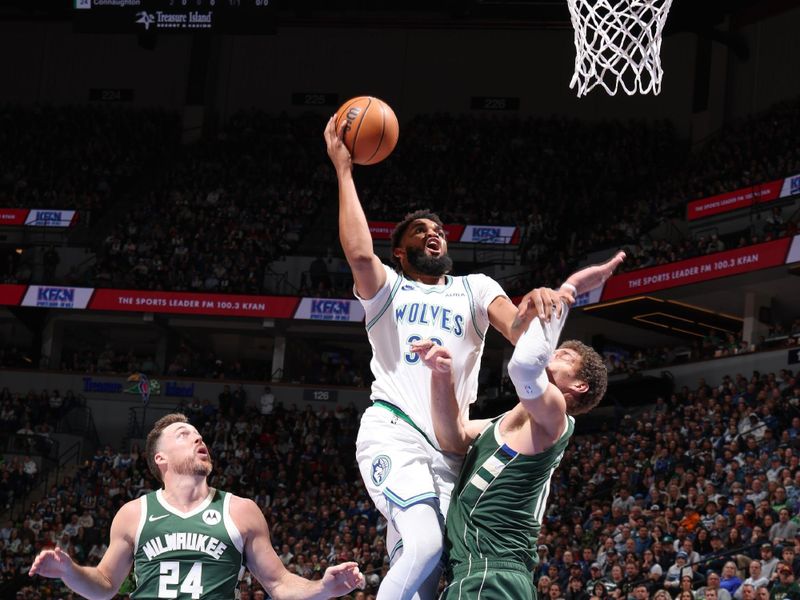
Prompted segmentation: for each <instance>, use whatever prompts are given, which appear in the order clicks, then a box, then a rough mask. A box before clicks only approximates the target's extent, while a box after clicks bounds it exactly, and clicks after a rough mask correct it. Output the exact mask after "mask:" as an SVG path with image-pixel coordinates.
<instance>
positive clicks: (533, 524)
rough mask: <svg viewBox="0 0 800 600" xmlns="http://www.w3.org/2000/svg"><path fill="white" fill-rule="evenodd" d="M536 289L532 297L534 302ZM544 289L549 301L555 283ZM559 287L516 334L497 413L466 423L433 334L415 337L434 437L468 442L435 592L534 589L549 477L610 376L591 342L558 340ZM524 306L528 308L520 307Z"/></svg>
mask: <svg viewBox="0 0 800 600" xmlns="http://www.w3.org/2000/svg"><path fill="white" fill-rule="evenodd" d="M536 294H538V292H537V293H535V294H534V298H532V300H531V301H535V302H536V303H537V304H538V305H539V306H541V304H542V299H541V298H539V297H536ZM541 294H542V297H544V298H546V299H547V301H549V298H551V297H552V290H542V291H541ZM562 294H563V295H564V297H563V298H562V299H561V300H559V304H560V305H559V306H556V307H555V308H556V310H554V315H553V316H554V317H555V318H553V319H550V320H549V321H548V320H546V319H544V318H540V319H535V320H534V321H533V322H532V323H530V326H529V327H528V328H527V330H526V331H525V333H524V334H523V335H522V336H521V337H520V338H519V341H518V342H517V345H516V348H515V349H514V354H513V356H512V358H511V361H510V363H509V367H508V371H509V375H510V376H511V379H512V381H513V383H514V385H515V387H516V390H517V394H518V396H519V399H520V402H519V404H517V405H516V406H515V407H514V408H513V409H511V410H510V411H508V412H507V413H505V414H503V415H500V416H499V417H497V418H495V419H492V420H469V421H466V422H465V421H464V420H463V419H462V418H461V416H460V413H459V411H458V405H457V402H456V398H455V393H454V388H453V384H452V373H451V370H452V364H453V363H452V360H451V355H450V353H449V351H448V350H447V349H446V348H443V347H441V346H438V345H435V344H432V343H431V342H430V341H426V342H423V343H420V344H416V345H415V346H413V349H414V351H416V352H418V353H419V354H420V355H421V356H422V359H423V361H424V363H425V364H426V365H427V366H428V367H429V368H430V369H431V370H432V378H431V407H432V412H433V420H434V427H435V429H436V437H437V439H438V441H439V443H440V445H441V446H442V448H443V449H444V450H446V451H450V452H456V453H462V452H465V451H467V449H469V452H468V453H467V457H466V460H465V461H464V466H463V468H462V470H461V474H460V476H459V479H458V482H457V483H456V487H455V489H454V493H453V499H452V501H451V503H450V509H449V511H448V513H447V537H446V547H447V551H448V554H449V579H450V584H449V585H448V587H447V588H446V589H445V591H444V593H443V594H442V597H441V598H442V600H445V599H446V600H455V599H462V598H463V599H465V600H466V599H470V600H474V599H476V598H481V599H482V600H534V599H535V598H536V590H535V587H534V585H533V578H532V574H533V568H534V566H535V565H536V564H537V562H538V556H537V554H536V546H537V544H536V541H537V538H538V536H539V530H540V529H541V521H542V517H543V515H544V511H545V508H546V504H547V496H548V494H549V492H550V478H551V476H552V474H553V472H554V471H555V469H556V468H557V467H558V465H559V463H560V461H561V457H562V456H563V454H564V450H565V449H566V447H567V444H568V442H569V438H570V436H571V435H572V432H573V431H574V425H575V421H574V418H573V416H572V415H576V414H580V413H584V412H587V411H589V410H591V409H592V408H593V407H594V406H596V405H597V403H598V402H599V401H600V399H601V398H602V397H603V394H604V393H605V390H606V386H607V381H608V375H607V372H606V368H605V365H604V364H603V360H602V359H601V358H600V356H599V355H598V354H597V353H596V352H595V351H594V350H592V349H591V348H589V347H588V346H585V345H584V344H582V343H580V342H577V341H568V342H565V343H563V344H562V345H561V346H560V347H558V348H556V345H557V343H558V337H559V335H560V333H561V329H562V327H563V325H564V322H565V320H566V317H567V313H568V311H569V305H570V304H571V303H572V301H573V298H571V297H570V294H571V292H570V291H569V287H566V288H565V287H563V286H562ZM521 312H522V313H523V314H527V315H529V316H528V318H530V315H532V311H530V310H528V309H527V308H526V307H521ZM538 314H543V311H542V310H541V309H539V310H538ZM525 321H526V318H522V319H520V320H519V321H518V325H520V326H524V325H525Z"/></svg>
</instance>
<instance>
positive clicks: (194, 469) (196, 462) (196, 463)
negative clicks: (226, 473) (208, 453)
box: [173, 456, 214, 477]
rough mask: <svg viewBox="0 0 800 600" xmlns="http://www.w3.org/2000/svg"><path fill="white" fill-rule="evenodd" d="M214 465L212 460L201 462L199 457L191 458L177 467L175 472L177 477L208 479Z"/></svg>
mask: <svg viewBox="0 0 800 600" xmlns="http://www.w3.org/2000/svg"><path fill="white" fill-rule="evenodd" d="M213 469H214V465H213V463H212V462H211V458H210V457H209V459H208V460H201V459H199V458H198V457H197V456H189V457H188V458H186V459H184V460H183V461H182V462H179V463H178V464H176V465H175V468H174V470H173V472H174V473H175V474H176V475H191V476H192V477H208V476H209V475H211V471H212V470H213Z"/></svg>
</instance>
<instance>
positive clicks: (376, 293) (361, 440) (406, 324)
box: [325, 118, 619, 600]
mask: <svg viewBox="0 0 800 600" xmlns="http://www.w3.org/2000/svg"><path fill="white" fill-rule="evenodd" d="M345 126H346V123H342V126H341V128H340V129H339V130H338V131H337V130H336V126H335V120H334V119H333V118H331V120H330V121H329V122H328V125H327V127H326V129H325V141H326V144H327V148H328V155H329V157H330V159H331V162H332V163H333V165H334V167H335V169H336V175H337V178H338V182H339V239H340V241H341V244H342V248H343V249H344V253H345V257H346V258H347V262H348V263H349V265H350V268H351V269H352V272H353V279H354V282H355V286H354V292H355V295H356V297H357V298H358V299H359V300H360V301H361V303H362V304H363V306H364V309H365V312H366V327H367V335H368V338H369V341H370V344H371V346H372V352H373V357H372V361H371V363H370V366H371V369H372V373H373V375H374V377H375V381H374V382H373V384H372V394H371V396H370V398H371V399H372V401H373V405H372V406H371V407H370V408H368V409H367V410H366V411H365V413H364V416H363V418H362V420H361V427H360V429H359V434H358V438H357V441H356V458H357V460H358V464H359V469H360V470H361V476H362V478H363V479H364V483H365V485H366V487H367V490H368V491H369V494H370V496H371V497H372V500H373V501H374V502H375V505H376V506H377V508H378V509H379V510H380V511H381V513H382V514H383V515H384V516H385V517H386V519H387V520H388V522H389V527H388V533H387V549H388V551H389V556H390V561H391V563H392V567H391V569H390V570H389V573H388V574H387V576H386V577H385V578H384V581H383V582H382V584H381V587H380V590H379V591H378V600H407V599H412V598H415V599H421V600H427V599H429V598H433V597H434V596H435V594H436V591H437V588H438V583H439V574H440V567H439V560H440V557H441V553H442V547H443V543H442V535H441V527H442V517H441V515H446V514H447V507H448V505H449V502H450V492H451V490H452V488H453V485H454V484H455V479H456V476H457V475H458V472H459V469H460V466H461V461H462V458H463V457H461V456H454V455H445V454H444V453H443V452H442V451H441V448H440V447H439V445H438V443H437V442H436V436H435V433H434V430H433V423H432V420H431V411H430V385H431V374H430V370H429V369H427V368H426V367H425V366H424V365H423V364H421V360H420V357H419V355H418V354H416V353H414V352H412V351H411V344H413V343H415V342H418V341H420V340H424V339H431V340H433V341H435V342H436V343H437V344H439V345H444V346H447V347H448V348H450V349H451V350H452V355H453V357H455V358H454V361H455V362H454V364H453V373H455V374H456V375H455V381H454V385H455V390H456V397H457V398H459V399H460V400H461V401H462V405H461V406H460V409H461V411H462V412H463V413H464V414H465V415H466V413H467V411H468V406H469V403H470V402H472V401H474V399H475V397H476V395H477V387H478V381H477V378H478V369H479V367H480V358H481V354H482V353H483V345H484V336H485V334H486V330H487V329H488V327H489V325H492V326H493V327H494V328H495V329H497V330H498V331H499V332H500V333H501V334H503V335H504V336H505V337H506V338H507V339H508V340H510V341H511V342H512V343H514V342H516V339H517V338H518V337H519V335H521V329H519V328H512V324H513V323H514V320H515V318H516V316H517V308H516V307H515V306H514V304H513V303H512V302H511V301H510V300H509V299H508V297H507V296H506V294H505V292H504V291H503V289H502V288H501V287H500V285H499V284H498V283H497V282H495V281H493V280H492V279H490V278H489V277H487V276H485V275H482V274H475V275H467V276H465V277H452V276H450V275H448V273H449V271H450V270H451V268H452V260H451V259H450V257H449V256H448V255H447V240H446V239H445V235H444V228H443V226H442V223H441V221H440V220H439V217H438V216H436V215H435V214H434V213H431V212H428V211H418V212H416V213H412V214H410V215H408V216H407V217H406V219H405V220H404V221H402V222H401V223H399V224H398V226H397V227H396V228H395V231H394V232H393V233H392V260H393V262H394V263H395V269H393V268H390V267H388V266H386V265H384V264H383V263H382V262H381V261H380V259H379V258H378V257H377V256H376V255H375V252H374V249H373V245H372V237H371V235H370V232H369V226H368V224H367V219H366V216H365V215H364V211H363V209H362V207H361V203H360V201H359V199H358V194H357V192H356V187H355V183H354V181H353V173H352V160H351V157H350V153H349V152H348V150H347V148H346V147H345V145H344V143H343V141H342V140H343V135H344V127H345ZM617 264H619V261H617V259H616V257H615V259H612V260H611V261H609V262H608V263H606V264H605V265H603V266H602V267H594V269H596V271H593V272H592V276H591V277H583V278H582V279H579V280H578V283H580V284H581V285H591V287H596V286H597V285H598V284H597V281H596V279H598V278H599V279H601V280H603V281H604V280H605V278H607V277H608V276H610V275H611V273H612V272H613V271H614V269H615V268H616V266H617ZM589 280H591V281H589ZM567 281H568V282H569V281H570V280H567ZM591 287H586V288H585V289H586V290H588V289H591ZM573 291H574V290H573ZM577 291H578V293H582V292H583V291H585V290H583V289H581V288H578V290H577ZM551 292H552V298H550V299H548V298H547V297H545V301H544V303H543V304H541V305H537V307H536V308H537V310H538V311H540V312H541V316H542V317H543V318H544V317H549V311H550V309H551V305H552V306H555V305H557V306H559V307H560V302H557V298H558V295H557V292H555V291H551ZM529 297H530V295H528V296H526V297H525V299H523V304H522V305H523V306H525V307H527V306H528V300H529Z"/></svg>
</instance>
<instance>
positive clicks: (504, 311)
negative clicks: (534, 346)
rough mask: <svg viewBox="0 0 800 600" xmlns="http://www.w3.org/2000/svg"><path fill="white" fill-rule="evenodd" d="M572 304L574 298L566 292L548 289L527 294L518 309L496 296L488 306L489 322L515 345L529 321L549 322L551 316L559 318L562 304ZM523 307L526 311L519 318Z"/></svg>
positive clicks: (506, 300)
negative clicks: (537, 318) (535, 319)
mask: <svg viewBox="0 0 800 600" xmlns="http://www.w3.org/2000/svg"><path fill="white" fill-rule="evenodd" d="M574 302H575V296H574V294H572V293H570V292H569V291H568V290H551V289H550V288H537V289H536V290H532V291H530V292H528V293H527V294H526V295H525V296H524V297H523V298H522V301H521V302H520V305H519V307H516V306H514V304H513V303H512V302H511V300H509V299H508V298H507V297H506V296H498V297H497V298H495V299H494V300H493V301H492V303H491V304H490V305H489V311H488V312H489V322H490V323H491V324H492V327H494V328H495V329H497V331H499V332H500V333H501V334H502V335H503V337H505V338H506V339H507V340H508V341H509V342H511V343H512V344H516V343H517V341H518V340H519V336H520V335H522V332H523V331H524V330H525V329H526V328H527V326H528V325H529V324H530V320H531V319H533V318H536V317H539V319H541V320H542V321H549V320H550V319H551V318H552V317H553V316H555V317H556V318H561V311H562V309H563V307H564V303H566V305H567V306H571V305H572V304H573V303H574ZM523 306H525V307H526V310H525V311H524V312H523V313H522V315H523V316H522V317H520V316H518V315H519V313H520V310H521V308H522V307H523Z"/></svg>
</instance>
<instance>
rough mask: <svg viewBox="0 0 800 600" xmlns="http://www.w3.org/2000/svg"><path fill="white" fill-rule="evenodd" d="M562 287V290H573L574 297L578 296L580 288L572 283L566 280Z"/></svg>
mask: <svg viewBox="0 0 800 600" xmlns="http://www.w3.org/2000/svg"><path fill="white" fill-rule="evenodd" d="M561 289H562V290H567V291H568V292H571V293H572V295H573V297H576V298H577V297H578V288H576V287H575V286H574V285H572V284H571V283H567V282H566V281H565V282H564V283H562V284H561Z"/></svg>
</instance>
